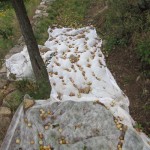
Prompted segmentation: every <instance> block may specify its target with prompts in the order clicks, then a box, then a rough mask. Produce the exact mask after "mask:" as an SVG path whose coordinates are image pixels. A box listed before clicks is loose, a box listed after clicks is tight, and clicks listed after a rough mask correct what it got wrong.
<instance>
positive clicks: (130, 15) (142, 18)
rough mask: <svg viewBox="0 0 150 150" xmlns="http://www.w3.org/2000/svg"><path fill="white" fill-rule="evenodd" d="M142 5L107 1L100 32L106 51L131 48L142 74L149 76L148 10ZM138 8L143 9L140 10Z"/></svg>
mask: <svg viewBox="0 0 150 150" xmlns="http://www.w3.org/2000/svg"><path fill="white" fill-rule="evenodd" d="M141 2H143V3H144V2H145V1H141ZM142 5H143V4H140V3H139V2H138V1H135V0H133V1H127V0H121V1H120V0H108V8H109V9H108V10H107V12H106V13H105V22H104V23H103V27H102V28H101V32H102V33H103V35H104V37H103V39H105V40H106V44H105V45H104V49H105V50H106V51H108V52H109V53H110V52H111V51H112V50H114V49H120V50H121V49H122V50H124V49H128V48H131V47H132V49H133V51H136V54H137V56H138V57H139V59H140V60H141V64H142V67H143V68H142V69H143V72H144V71H147V75H148V76H150V71H149V68H150V47H149V45H150V44H149V43H150V36H149V35H150V32H149V31H150V15H149V14H150V9H149V8H148V7H149V6H146V5H143V6H142ZM140 6H141V7H145V8H144V9H143V10H142V9H141V8H140ZM146 7H147V8H146Z"/></svg>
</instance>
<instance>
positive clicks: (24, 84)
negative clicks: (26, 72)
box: [16, 79, 50, 99]
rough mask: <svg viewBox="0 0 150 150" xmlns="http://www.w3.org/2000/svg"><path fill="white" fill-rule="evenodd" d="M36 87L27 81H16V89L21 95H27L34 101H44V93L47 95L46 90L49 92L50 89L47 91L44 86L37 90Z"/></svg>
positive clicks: (33, 83)
mask: <svg viewBox="0 0 150 150" xmlns="http://www.w3.org/2000/svg"><path fill="white" fill-rule="evenodd" d="M41 83H42V82H41ZM38 85H39V84H38ZM38 85H37V84H36V83H35V82H33V81H30V80H28V79H23V80H20V81H16V88H17V89H18V90H19V91H20V92H21V93H22V95H25V94H29V95H30V96H31V97H33V98H34V99H45V93H47V92H46V91H47V90H48V91H50V89H47V87H46V86H44V85H43V86H42V88H41V87H40V88H39V87H38Z"/></svg>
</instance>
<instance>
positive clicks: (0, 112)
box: [0, 107, 11, 116]
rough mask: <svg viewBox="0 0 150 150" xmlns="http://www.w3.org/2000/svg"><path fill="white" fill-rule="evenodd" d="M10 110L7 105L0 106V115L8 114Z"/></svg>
mask: <svg viewBox="0 0 150 150" xmlns="http://www.w3.org/2000/svg"><path fill="white" fill-rule="evenodd" d="M10 115H11V110H10V109H9V108H7V107H0V116H10Z"/></svg>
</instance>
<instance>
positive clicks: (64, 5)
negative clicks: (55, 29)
mask: <svg viewBox="0 0 150 150" xmlns="http://www.w3.org/2000/svg"><path fill="white" fill-rule="evenodd" d="M89 4H90V1H89V0H80V1H79V0H65V1H64V0H57V1H55V2H53V4H52V6H50V7H49V8H48V14H49V15H48V17H47V18H43V19H41V18H40V21H39V23H38V24H37V27H36V29H35V35H36V38H37V40H38V43H39V44H43V42H44V41H45V40H46V39H47V38H48V34H47V29H48V27H49V26H52V25H54V24H57V25H59V26H63V27H75V28H76V27H81V26H82V22H83V19H84V16H85V13H86V11H87V8H88V6H89Z"/></svg>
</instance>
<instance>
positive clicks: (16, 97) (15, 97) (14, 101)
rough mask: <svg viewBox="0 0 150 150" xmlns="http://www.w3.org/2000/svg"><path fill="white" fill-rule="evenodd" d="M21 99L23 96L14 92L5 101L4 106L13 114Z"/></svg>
mask: <svg viewBox="0 0 150 150" xmlns="http://www.w3.org/2000/svg"><path fill="white" fill-rule="evenodd" d="M22 99H23V95H22V94H21V93H20V92H19V91H16V92H14V93H13V94H12V95H11V97H10V98H9V100H7V102H6V104H5V105H6V106H7V107H9V108H10V109H11V111H12V112H15V111H16V109H17V108H18V106H19V105H20V104H21V102H22Z"/></svg>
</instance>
